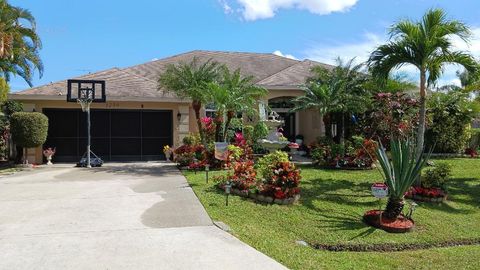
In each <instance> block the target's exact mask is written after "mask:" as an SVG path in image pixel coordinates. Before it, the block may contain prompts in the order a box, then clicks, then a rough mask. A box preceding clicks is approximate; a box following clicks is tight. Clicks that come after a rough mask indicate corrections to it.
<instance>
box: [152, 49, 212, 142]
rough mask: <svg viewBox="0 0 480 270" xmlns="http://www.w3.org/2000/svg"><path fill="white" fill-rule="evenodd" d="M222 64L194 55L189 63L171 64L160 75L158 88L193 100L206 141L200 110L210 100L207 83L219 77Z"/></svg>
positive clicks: (198, 122)
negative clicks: (200, 58) (202, 59)
mask: <svg viewBox="0 0 480 270" xmlns="http://www.w3.org/2000/svg"><path fill="white" fill-rule="evenodd" d="M219 67H220V64H219V63H218V62H216V61H213V60H212V59H209V60H207V61H205V62H200V61H199V59H198V58H196V57H194V58H193V60H192V61H191V62H189V63H184V62H182V63H179V64H170V65H168V66H167V68H166V70H165V71H164V72H163V73H161V74H160V76H159V77H158V90H160V89H163V90H166V91H172V92H174V93H175V94H176V95H177V96H179V97H181V98H189V99H191V100H192V108H193V110H194V111H195V118H196V120H197V126H198V132H199V133H200V137H201V138H202V142H203V143H205V141H204V136H203V131H202V122H201V119H200V110H201V108H202V105H203V104H204V103H205V102H206V101H207V100H208V98H207V95H206V93H207V85H208V84H209V83H212V82H215V81H217V79H218V77H219V76H218V75H219V72H218V70H219Z"/></svg>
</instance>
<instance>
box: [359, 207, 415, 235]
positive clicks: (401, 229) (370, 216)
mask: <svg viewBox="0 0 480 270" xmlns="http://www.w3.org/2000/svg"><path fill="white" fill-rule="evenodd" d="M382 213H383V211H381V210H370V211H368V212H366V213H365V215H363V221H364V222H365V223H366V224H367V225H370V226H372V227H375V228H379V229H382V230H384V231H386V232H390V233H406V232H410V231H412V230H413V228H414V227H415V223H414V222H413V220H411V219H409V218H407V217H405V216H404V215H400V216H399V217H398V218H397V219H395V220H391V219H386V218H384V217H381V214H382ZM380 217H381V220H380Z"/></svg>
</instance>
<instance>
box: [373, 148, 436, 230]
mask: <svg viewBox="0 0 480 270" xmlns="http://www.w3.org/2000/svg"><path fill="white" fill-rule="evenodd" d="M390 146H391V147H390V148H391V160H390V159H389V157H388V155H387V153H386V150H385V148H384V147H383V145H382V144H381V142H380V147H378V148H377V150H376V154H377V157H378V161H379V163H380V165H381V171H382V172H383V174H382V176H383V177H384V179H385V183H386V184H387V186H388V202H387V206H386V208H385V210H384V211H380V210H372V211H368V212H367V213H366V214H365V216H364V220H365V222H366V223H367V224H369V225H371V226H375V227H379V228H381V229H384V230H386V231H389V232H407V231H410V230H411V229H412V228H413V226H414V223H413V220H411V218H410V217H409V216H404V215H403V214H402V211H403V207H404V205H405V201H404V198H405V193H406V192H407V191H408V190H409V189H410V187H411V186H412V185H413V183H414V182H415V180H416V179H417V178H418V177H419V176H420V174H421V171H422V168H423V166H424V165H425V163H426V161H427V160H428V158H429V156H430V154H428V155H427V156H425V155H422V156H420V157H417V156H416V154H415V147H414V144H413V143H411V142H410V141H409V140H398V139H397V140H395V139H392V140H391V141H390Z"/></svg>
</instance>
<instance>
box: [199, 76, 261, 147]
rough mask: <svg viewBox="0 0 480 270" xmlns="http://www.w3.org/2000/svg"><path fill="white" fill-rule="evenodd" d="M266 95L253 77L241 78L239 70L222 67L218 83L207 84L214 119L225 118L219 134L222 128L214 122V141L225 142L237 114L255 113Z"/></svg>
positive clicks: (219, 123) (218, 122)
mask: <svg viewBox="0 0 480 270" xmlns="http://www.w3.org/2000/svg"><path fill="white" fill-rule="evenodd" d="M267 93H268V91H267V90H266V89H265V88H263V87H259V86H256V85H255V83H254V78H253V76H242V75H241V71H240V69H237V70H235V71H234V72H231V71H230V70H229V69H228V68H227V67H222V69H221V77H220V79H219V81H218V82H212V83H209V84H208V95H209V97H210V98H211V99H210V101H211V102H213V103H214V105H215V108H216V109H217V112H216V118H217V117H219V118H221V119H223V117H224V116H225V117H226V119H224V121H223V122H224V126H223V133H220V130H222V127H219V125H221V124H222V123H221V122H220V121H216V124H217V138H216V140H217V141H225V139H226V137H227V132H228V128H229V126H230V123H231V121H232V119H233V118H234V117H236V115H237V114H241V113H246V114H249V115H254V114H255V113H257V110H256V106H257V102H258V100H259V99H260V98H262V97H264V96H266V95H267Z"/></svg>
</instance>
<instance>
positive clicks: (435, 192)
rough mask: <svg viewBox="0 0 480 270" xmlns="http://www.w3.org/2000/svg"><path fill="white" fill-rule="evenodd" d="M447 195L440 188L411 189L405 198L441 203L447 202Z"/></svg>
mask: <svg viewBox="0 0 480 270" xmlns="http://www.w3.org/2000/svg"><path fill="white" fill-rule="evenodd" d="M447 197H448V194H447V192H445V191H443V190H442V189H440V188H424V187H412V188H411V189H410V190H409V191H408V192H407V194H405V198H408V199H413V200H416V201H421V202H443V201H445V200H447Z"/></svg>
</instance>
